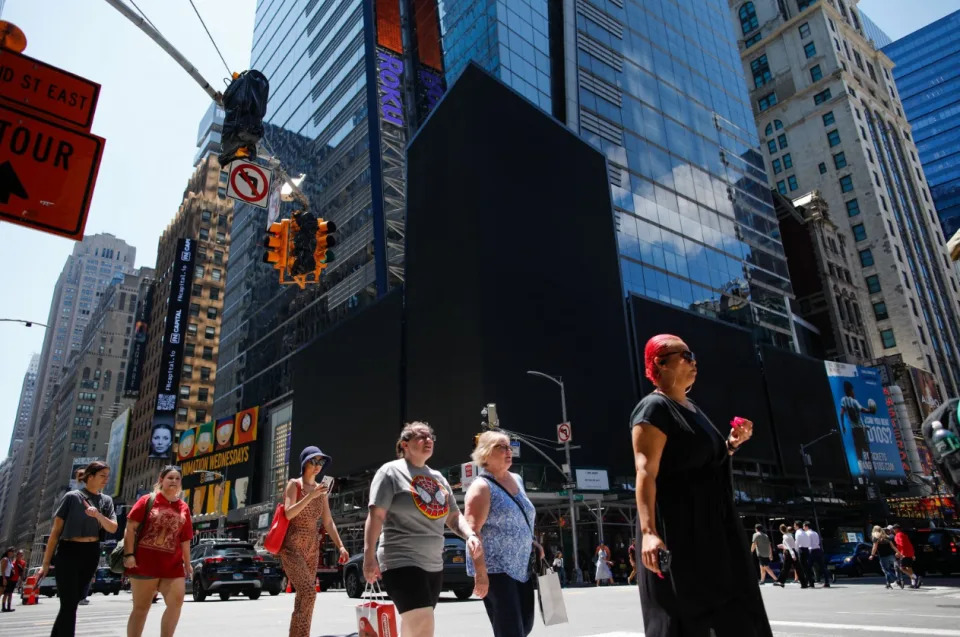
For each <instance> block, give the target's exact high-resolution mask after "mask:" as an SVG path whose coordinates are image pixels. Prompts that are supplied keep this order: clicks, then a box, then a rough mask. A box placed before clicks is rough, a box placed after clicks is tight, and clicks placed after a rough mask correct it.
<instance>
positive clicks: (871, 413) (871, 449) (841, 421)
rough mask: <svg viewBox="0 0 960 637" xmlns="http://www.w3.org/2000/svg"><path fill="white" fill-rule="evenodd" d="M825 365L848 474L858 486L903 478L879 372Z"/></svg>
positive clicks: (837, 364)
mask: <svg viewBox="0 0 960 637" xmlns="http://www.w3.org/2000/svg"><path fill="white" fill-rule="evenodd" d="M824 365H825V367H826V372H827V380H828V381H829V383H830V390H831V392H832V393H833V397H834V405H835V409H836V413H837V424H838V425H839V429H838V430H839V432H840V435H841V436H842V438H843V447H844V450H845V452H846V457H847V464H848V465H849V468H850V474H851V475H852V476H853V478H854V479H856V480H858V481H859V482H861V483H863V482H864V481H865V480H866V479H880V480H892V479H903V478H905V477H906V476H905V475H904V472H903V465H902V463H901V462H900V452H899V449H898V448H897V437H896V434H895V432H894V424H893V423H892V422H891V420H890V414H889V412H888V411H887V408H886V402H887V401H886V396H885V394H884V392H883V383H882V381H881V378H880V372H878V371H877V370H876V369H869V368H865V367H858V366H856V365H848V364H846V363H835V362H831V361H826V362H825V363H824Z"/></svg>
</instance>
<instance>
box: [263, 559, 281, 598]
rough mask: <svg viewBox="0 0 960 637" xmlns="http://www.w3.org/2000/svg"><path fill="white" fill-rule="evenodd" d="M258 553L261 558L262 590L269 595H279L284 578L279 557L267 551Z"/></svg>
mask: <svg viewBox="0 0 960 637" xmlns="http://www.w3.org/2000/svg"><path fill="white" fill-rule="evenodd" d="M258 555H260V558H261V559H262V560H263V590H265V591H267V592H268V593H270V594H271V595H279V594H280V593H282V592H283V578H284V573H283V564H282V563H281V562H280V558H279V557H277V556H276V555H274V554H273V553H268V552H267V551H260V552H259V553H258Z"/></svg>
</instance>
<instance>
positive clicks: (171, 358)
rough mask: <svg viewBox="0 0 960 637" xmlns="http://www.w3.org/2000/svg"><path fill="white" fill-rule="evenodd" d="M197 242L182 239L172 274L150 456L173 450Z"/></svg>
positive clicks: (158, 455) (161, 456)
mask: <svg viewBox="0 0 960 637" xmlns="http://www.w3.org/2000/svg"><path fill="white" fill-rule="evenodd" d="M194 244H195V241H194V240H193V239H179V240H178V241H177V252H176V254H175V255H174V260H173V272H172V274H171V276H170V300H169V302H168V305H167V319H166V322H165V323H164V326H163V349H162V350H161V354H160V378H159V382H158V383H157V403H156V406H155V407H154V411H153V426H152V427H151V429H150V457H151V458H159V459H164V460H167V459H169V458H170V454H171V451H172V450H173V442H174V429H175V423H176V416H177V395H178V394H179V391H180V370H181V368H182V367H183V336H184V334H185V333H186V331H187V312H188V310H189V306H190V290H191V288H192V287H193V268H194V265H193V263H194V258H195V245H194Z"/></svg>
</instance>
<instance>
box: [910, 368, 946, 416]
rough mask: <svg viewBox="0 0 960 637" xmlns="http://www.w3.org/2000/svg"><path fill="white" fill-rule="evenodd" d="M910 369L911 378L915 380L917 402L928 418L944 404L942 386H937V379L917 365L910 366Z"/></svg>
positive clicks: (914, 387) (914, 389) (914, 388)
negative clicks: (941, 393)
mask: <svg viewBox="0 0 960 637" xmlns="http://www.w3.org/2000/svg"><path fill="white" fill-rule="evenodd" d="M908 369H909V370H910V380H911V381H913V391H914V393H915V394H916V397H917V404H918V405H920V412H921V413H922V414H923V417H924V418H926V417H927V416H929V415H930V414H931V413H933V411H934V410H935V409H936V408H937V407H939V406H940V405H941V404H943V396H941V395H940V387H938V386H937V380H936V379H935V378H934V377H933V374H931V373H930V372H927V371H924V370H922V369H917V368H916V367H908Z"/></svg>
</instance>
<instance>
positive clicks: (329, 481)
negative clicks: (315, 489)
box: [320, 476, 333, 491]
mask: <svg viewBox="0 0 960 637" xmlns="http://www.w3.org/2000/svg"><path fill="white" fill-rule="evenodd" d="M320 484H322V485H323V486H325V487H326V488H327V490H328V491H329V490H330V489H331V488H333V476H323V480H321V481H320Z"/></svg>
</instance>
